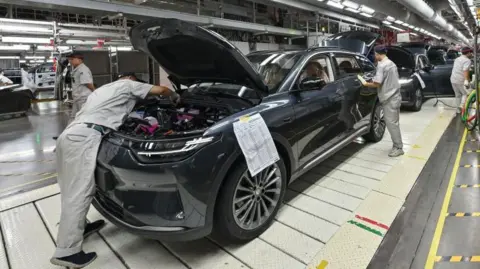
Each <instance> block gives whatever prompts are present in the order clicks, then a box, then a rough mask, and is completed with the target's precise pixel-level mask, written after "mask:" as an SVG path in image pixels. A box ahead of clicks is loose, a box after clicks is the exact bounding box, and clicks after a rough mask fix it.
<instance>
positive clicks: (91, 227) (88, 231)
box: [83, 220, 106, 239]
mask: <svg viewBox="0 0 480 269" xmlns="http://www.w3.org/2000/svg"><path fill="white" fill-rule="evenodd" d="M105 224H106V223H105V221H104V220H97V221H95V222H92V223H87V225H85V231H84V232H83V238H84V239H85V238H87V237H89V236H90V235H92V234H94V233H96V232H98V231H100V230H101V229H102V228H103V227H105Z"/></svg>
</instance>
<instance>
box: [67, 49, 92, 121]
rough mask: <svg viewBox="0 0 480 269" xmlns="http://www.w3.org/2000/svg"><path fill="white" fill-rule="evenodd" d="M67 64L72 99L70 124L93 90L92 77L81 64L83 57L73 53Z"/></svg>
mask: <svg viewBox="0 0 480 269" xmlns="http://www.w3.org/2000/svg"><path fill="white" fill-rule="evenodd" d="M67 58H68V62H69V63H70V65H71V66H72V73H71V80H72V98H73V106H72V112H71V114H70V122H71V121H72V120H73V119H74V118H75V115H76V114H77V113H78V111H80V109H81V108H82V106H83V104H85V102H86V101H87V98H88V96H89V95H90V94H91V93H92V92H93V91H94V90H95V86H94V85H93V77H92V72H91V71H90V69H89V68H88V67H87V66H86V65H85V64H84V63H83V55H82V54H81V53H78V52H73V53H71V54H70V55H68V56H67Z"/></svg>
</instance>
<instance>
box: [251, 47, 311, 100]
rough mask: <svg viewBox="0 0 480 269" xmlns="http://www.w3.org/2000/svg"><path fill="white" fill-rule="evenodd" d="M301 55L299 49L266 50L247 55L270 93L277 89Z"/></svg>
mask: <svg viewBox="0 0 480 269" xmlns="http://www.w3.org/2000/svg"><path fill="white" fill-rule="evenodd" d="M301 57H302V54H301V53H300V51H285V52H266V53H254V54H250V55H247V58H248V60H250V62H251V63H252V65H253V67H254V68H255V69H256V70H257V71H258V73H259V74H260V75H261V76H262V78H263V81H264V82H265V84H266V85H267V86H268V89H269V91H270V93H273V92H276V91H277V90H278V87H279V86H280V84H281V83H282V81H283V80H284V79H285V78H286V76H287V75H288V73H290V70H292V68H293V66H295V64H296V63H297V62H298V60H299V59H300V58H301Z"/></svg>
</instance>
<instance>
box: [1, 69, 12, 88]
mask: <svg viewBox="0 0 480 269" xmlns="http://www.w3.org/2000/svg"><path fill="white" fill-rule="evenodd" d="M12 84H13V81H11V80H10V79H9V78H7V77H6V76H4V75H3V69H1V68H0V86H7V85H12Z"/></svg>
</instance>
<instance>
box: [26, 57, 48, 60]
mask: <svg viewBox="0 0 480 269" xmlns="http://www.w3.org/2000/svg"><path fill="white" fill-rule="evenodd" d="M25 59H27V60H35V59H45V56H25Z"/></svg>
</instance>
